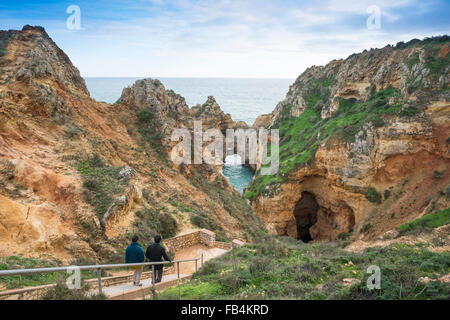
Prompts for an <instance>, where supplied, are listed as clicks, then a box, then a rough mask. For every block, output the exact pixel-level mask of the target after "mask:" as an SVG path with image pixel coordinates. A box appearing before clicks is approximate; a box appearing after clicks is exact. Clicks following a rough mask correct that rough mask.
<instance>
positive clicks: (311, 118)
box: [246, 37, 450, 240]
mask: <svg viewBox="0 0 450 320" xmlns="http://www.w3.org/2000/svg"><path fill="white" fill-rule="evenodd" d="M449 51H450V43H449V40H448V37H440V38H435V39H429V40H425V41H411V42H409V43H407V44H398V45H397V46H396V47H392V46H388V47H385V48H383V49H377V50H371V51H365V52H363V53H361V54H355V55H352V56H350V57H349V58H347V59H346V60H339V61H332V62H330V63H329V64H328V65H326V66H324V67H312V68H310V69H308V70H306V71H305V72H304V73H303V74H302V75H301V76H300V77H299V78H298V79H297V80H296V82H295V83H294V84H293V85H292V86H291V87H290V90H289V92H288V94H287V96H286V99H285V100H284V101H282V102H280V103H279V104H278V106H277V107H276V109H275V110H274V112H273V113H272V114H271V115H266V116H264V118H261V123H262V126H266V127H271V128H278V129H280V172H279V174H278V175H276V176H268V177H263V176H260V175H257V176H256V177H255V179H254V181H253V182H252V184H251V186H250V187H249V189H248V191H247V193H246V196H247V198H249V199H250V200H251V204H252V206H253V208H254V210H255V212H257V213H258V214H259V215H260V216H261V217H262V218H263V220H264V222H265V224H266V225H267V227H268V228H269V229H270V230H271V232H272V233H274V234H279V235H289V236H293V237H298V238H300V239H303V238H304V239H308V237H310V238H311V239H313V240H332V239H335V238H336V237H337V236H339V235H340V234H343V233H348V232H350V231H353V236H354V237H355V238H370V237H374V236H376V235H380V234H383V233H385V232H387V231H388V230H391V229H393V228H394V227H396V226H398V225H400V224H402V223H405V222H407V221H411V220H413V219H415V218H417V217H419V216H422V215H424V214H426V213H429V212H433V211H436V210H438V209H442V208H446V207H448V206H449V196H450V186H449V183H450V171H449V164H450V159H449V155H450V154H449V144H450V102H449V99H450V94H449V91H448V84H449V81H450V75H449V68H450V65H449ZM267 119H270V120H271V122H270V125H268V124H267V122H268V121H267ZM263 120H264V121H263ZM264 123H265V124H264Z"/></svg>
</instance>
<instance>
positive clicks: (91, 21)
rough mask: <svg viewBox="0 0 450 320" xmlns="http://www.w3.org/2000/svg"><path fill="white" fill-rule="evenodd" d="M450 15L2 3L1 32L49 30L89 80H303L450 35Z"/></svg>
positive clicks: (283, 4)
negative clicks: (310, 71)
mask: <svg viewBox="0 0 450 320" xmlns="http://www.w3.org/2000/svg"><path fill="white" fill-rule="evenodd" d="M70 6H77V7H78V8H79V13H80V14H79V19H78V18H77V16H76V14H75V13H76V12H75V11H73V10H72V11H69V13H68V12H67V9H68V8H69V7H70ZM378 13H379V14H378ZM449 13H450V1H448V0H429V1H425V0H369V1H366V0H359V1H358V0H356V1H349V0H311V1H299V0H277V1H275V0H135V1H128V0H116V1H114V0H108V1H104V0H100V1H88V0H79V1H77V0H70V1H54V0H46V1H35V0H33V1H20V0H15V1H11V0H6V1H5V0H0V29H1V30H6V29H21V28H22V27H23V26H24V25H25V24H30V25H40V26H43V27H44V28H45V29H46V31H47V33H48V34H49V35H50V36H51V37H52V38H53V40H54V41H55V42H56V43H57V44H58V45H59V46H60V47H61V49H63V50H64V51H65V52H66V53H67V54H68V56H69V57H70V59H71V60H72V62H73V63H74V65H75V66H76V67H77V68H78V69H79V70H80V72H81V75H82V76H85V77H227V78H287V79H294V78H296V77H298V76H299V75H300V74H301V73H302V72H303V71H304V70H305V69H306V68H308V67H310V66H312V65H325V64H327V63H328V62H329V61H331V60H333V59H340V58H346V57H348V56H349V55H350V54H352V53H356V52H361V51H363V50H364V49H370V48H380V47H384V46H386V45H388V44H396V43H397V42H399V41H405V42H406V41H408V40H411V39H413V38H418V39H423V38H425V37H430V36H436V35H443V34H449V33H450V32H449V31H450V18H449V16H450V15H449ZM74 14H75V15H74ZM68 20H69V26H68ZM76 22H79V28H77V24H76Z"/></svg>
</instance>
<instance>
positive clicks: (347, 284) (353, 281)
mask: <svg viewBox="0 0 450 320" xmlns="http://www.w3.org/2000/svg"><path fill="white" fill-rule="evenodd" d="M360 282H361V280H359V279H353V278H346V279H343V280H342V284H343V285H344V287H346V288H350V287H351V286H352V285H354V284H356V283H360Z"/></svg>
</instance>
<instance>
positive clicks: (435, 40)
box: [395, 35, 449, 50]
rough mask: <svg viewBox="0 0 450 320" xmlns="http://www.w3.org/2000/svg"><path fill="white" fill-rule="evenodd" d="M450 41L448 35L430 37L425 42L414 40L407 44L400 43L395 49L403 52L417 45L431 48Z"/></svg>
mask: <svg viewBox="0 0 450 320" xmlns="http://www.w3.org/2000/svg"><path fill="white" fill-rule="evenodd" d="M448 41H449V36H447V35H444V36H437V37H429V38H425V39H423V40H419V39H412V40H410V41H408V42H406V43H405V42H403V41H400V42H398V43H397V45H396V46H395V49H397V50H401V49H406V48H409V47H412V46H416V45H417V46H419V47H429V46H435V45H439V44H442V43H444V42H448Z"/></svg>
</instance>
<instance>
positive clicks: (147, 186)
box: [0, 26, 262, 261]
mask: <svg viewBox="0 0 450 320" xmlns="http://www.w3.org/2000/svg"><path fill="white" fill-rule="evenodd" d="M211 103H213V99H212V98H211V99H209V100H208V105H209V104H211ZM206 109H207V110H209V108H205V110H206ZM213 109H214V110H215V111H216V112H219V111H218V110H220V108H219V107H218V106H213ZM192 112H196V111H195V109H194V110H192V109H191V110H190V109H189V108H188V107H187V105H186V103H185V101H184V99H183V98H182V97H181V96H179V95H177V94H176V93H174V92H172V91H166V90H165V89H164V87H163V86H162V84H161V83H160V82H159V81H157V80H142V81H137V82H136V84H135V85H134V86H132V87H131V88H126V89H125V90H124V93H123V95H122V97H121V99H120V100H119V101H118V102H117V103H116V104H113V105H110V104H106V103H100V102H97V101H95V100H93V99H91V98H90V96H89V92H88V90H87V88H86V85H85V83H84V80H83V78H82V77H81V76H80V73H79V71H78V70H77V69H76V68H75V67H74V66H73V65H72V63H71V62H70V60H69V58H68V57H67V55H65V54H64V52H62V50H60V49H59V48H58V47H57V45H56V44H55V43H54V42H53V41H52V40H51V39H50V37H49V36H48V35H47V33H46V32H45V31H44V29H42V28H40V27H30V26H25V27H24V28H23V29H22V30H21V31H17V30H10V31H0V255H3V256H5V255H12V254H24V255H25V256H33V257H43V256H49V257H54V258H55V257H56V258H59V259H61V260H63V261H70V260H72V259H73V258H74V257H77V258H78V257H90V258H94V259H97V260H103V261H106V260H109V261H113V260H115V259H116V261H122V259H123V256H122V250H123V249H124V247H125V244H126V243H127V242H128V241H129V236H130V235H132V234H134V233H137V234H139V235H140V236H141V239H142V243H143V244H145V243H148V242H149V241H150V237H151V236H152V235H154V234H155V233H156V232H158V233H163V236H165V237H168V236H173V235H175V234H176V233H179V232H183V231H187V230H191V229H196V228H208V229H210V230H213V231H215V232H216V233H217V234H218V238H219V239H223V240H224V239H226V238H235V237H238V238H243V239H246V238H247V239H250V238H251V237H254V236H255V235H256V234H257V233H258V232H259V231H260V230H261V229H262V227H261V224H260V222H259V220H258V218H257V217H256V216H255V215H254V214H253V212H252V210H251V208H250V207H249V206H248V205H247V204H246V203H245V201H244V200H243V199H242V198H241V196H240V195H239V194H238V193H237V192H236V191H234V190H233V189H232V188H231V187H230V185H229V184H228V183H227V181H226V180H225V179H224V177H223V176H222V174H221V172H219V171H218V170H217V169H216V168H214V167H210V166H206V165H204V166H199V167H196V168H193V169H191V170H190V171H189V174H185V173H181V172H180V171H178V169H177V168H175V167H174V166H173V164H172V162H170V161H169V160H168V157H167V150H166V147H165V139H166V137H167V134H168V132H169V131H168V130H169V129H170V128H172V127H173V126H175V125H176V124H177V123H178V122H183V123H190V122H192V121H193V120H194V119H195V118H196V117H195V116H194V117H191V113H192ZM201 113H202V112H200V114H199V115H198V116H201ZM222 113H223V112H222ZM179 117H180V119H178V118H179ZM156 118H158V119H159V120H163V121H159V120H158V121H156V120H155V119H156ZM169 119H172V120H173V121H172V122H171V120H169ZM220 121H222V122H221V123H220V126H222V125H224V126H229V125H233V124H232V120H231V118H230V117H229V116H228V117H227V116H226V115H223V117H221V120H220ZM212 125H214V126H217V125H219V124H218V123H214V124H212Z"/></svg>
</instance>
